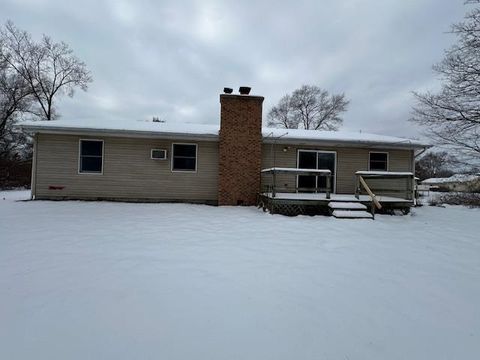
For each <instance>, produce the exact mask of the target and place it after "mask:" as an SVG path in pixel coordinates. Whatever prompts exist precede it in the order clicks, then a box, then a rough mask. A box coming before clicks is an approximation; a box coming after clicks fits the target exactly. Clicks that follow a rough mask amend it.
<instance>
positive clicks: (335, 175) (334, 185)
mask: <svg viewBox="0 0 480 360" xmlns="http://www.w3.org/2000/svg"><path fill="white" fill-rule="evenodd" d="M301 151H303V152H314V153H316V154H317V155H316V157H317V161H316V164H317V169H318V153H322V154H334V155H335V161H334V172H333V174H332V175H333V176H332V185H333V188H332V194H335V193H336V192H337V152H336V151H335V150H317V149H297V164H296V166H297V169H298V168H299V167H298V164H299V162H300V152H301ZM295 182H296V185H295V186H296V187H297V189H298V175H297V176H296V180H295ZM316 185H317V187H318V176H317V178H316Z"/></svg>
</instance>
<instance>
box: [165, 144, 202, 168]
mask: <svg viewBox="0 0 480 360" xmlns="http://www.w3.org/2000/svg"><path fill="white" fill-rule="evenodd" d="M175 145H195V170H174V169H173V160H174V159H175V152H174V150H173V148H174V146H175ZM197 169H198V144H196V143H172V152H171V155H170V171H171V172H178V173H190V174H191V173H196V172H197Z"/></svg>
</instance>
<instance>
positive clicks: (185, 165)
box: [172, 144, 197, 171]
mask: <svg viewBox="0 0 480 360" xmlns="http://www.w3.org/2000/svg"><path fill="white" fill-rule="evenodd" d="M172 171H197V144H172Z"/></svg>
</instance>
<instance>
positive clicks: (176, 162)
mask: <svg viewBox="0 0 480 360" xmlns="http://www.w3.org/2000/svg"><path fill="white" fill-rule="evenodd" d="M196 162H197V161H196V159H195V158H193V159H192V158H181V157H176V158H173V170H187V171H195V164H196Z"/></svg>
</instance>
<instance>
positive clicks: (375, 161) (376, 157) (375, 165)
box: [369, 152, 388, 171]
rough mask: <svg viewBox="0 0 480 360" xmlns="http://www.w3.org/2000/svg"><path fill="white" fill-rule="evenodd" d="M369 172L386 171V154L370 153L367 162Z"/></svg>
mask: <svg viewBox="0 0 480 360" xmlns="http://www.w3.org/2000/svg"><path fill="white" fill-rule="evenodd" d="M369 170H370V171H388V153H386V152H371V153H370V160H369Z"/></svg>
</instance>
